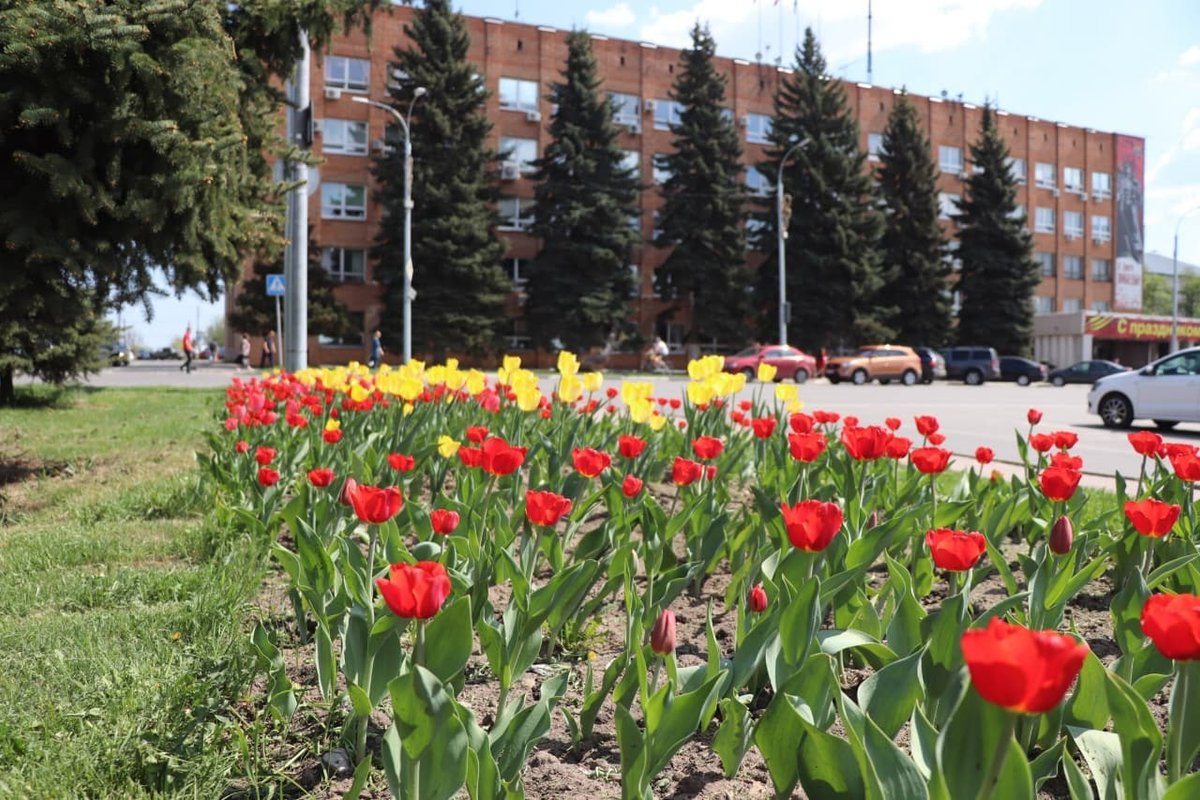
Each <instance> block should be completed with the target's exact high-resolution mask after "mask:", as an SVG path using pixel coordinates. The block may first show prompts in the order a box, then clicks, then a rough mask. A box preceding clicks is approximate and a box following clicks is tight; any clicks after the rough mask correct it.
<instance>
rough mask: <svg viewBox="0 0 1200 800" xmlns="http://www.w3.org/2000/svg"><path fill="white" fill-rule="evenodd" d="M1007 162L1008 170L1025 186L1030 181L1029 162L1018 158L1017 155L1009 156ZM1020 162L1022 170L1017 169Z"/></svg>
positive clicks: (1014, 178)
mask: <svg viewBox="0 0 1200 800" xmlns="http://www.w3.org/2000/svg"><path fill="white" fill-rule="evenodd" d="M1007 162H1008V170H1009V172H1010V173H1012V176H1013V180H1015V181H1016V182H1017V183H1019V184H1021V185H1022V186H1024V185H1025V184H1026V183H1027V182H1028V181H1029V164H1028V163H1027V162H1026V161H1025V159H1023V158H1017V157H1016V156H1009V157H1008V159H1007ZM1018 164H1020V165H1021V168H1020V170H1018V169H1017V165H1018Z"/></svg>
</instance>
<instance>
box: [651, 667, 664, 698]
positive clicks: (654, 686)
mask: <svg viewBox="0 0 1200 800" xmlns="http://www.w3.org/2000/svg"><path fill="white" fill-rule="evenodd" d="M662 662H663V660H662V659H661V658H656V659H654V670H653V671H652V672H651V673H650V696H651V697H653V696H654V692H655V691H657V690H658V672H659V670H661V669H662Z"/></svg>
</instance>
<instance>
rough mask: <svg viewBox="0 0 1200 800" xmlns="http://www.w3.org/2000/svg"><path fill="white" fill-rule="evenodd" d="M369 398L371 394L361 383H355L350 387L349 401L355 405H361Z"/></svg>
mask: <svg viewBox="0 0 1200 800" xmlns="http://www.w3.org/2000/svg"><path fill="white" fill-rule="evenodd" d="M370 396H371V392H370V391H368V390H367V388H366V387H365V386H363V385H362V384H361V383H355V384H353V385H352V386H351V387H350V399H351V400H353V401H354V402H356V403H361V402H362V401H363V400H366V399H367V398H368V397H370Z"/></svg>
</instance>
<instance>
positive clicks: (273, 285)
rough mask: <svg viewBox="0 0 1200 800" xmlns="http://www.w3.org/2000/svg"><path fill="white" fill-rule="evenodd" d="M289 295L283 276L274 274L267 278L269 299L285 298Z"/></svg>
mask: <svg viewBox="0 0 1200 800" xmlns="http://www.w3.org/2000/svg"><path fill="white" fill-rule="evenodd" d="M285 294H287V282H286V281H285V280H284V278H283V275H281V274H273V275H268V276H267V297H283V296H284V295H285Z"/></svg>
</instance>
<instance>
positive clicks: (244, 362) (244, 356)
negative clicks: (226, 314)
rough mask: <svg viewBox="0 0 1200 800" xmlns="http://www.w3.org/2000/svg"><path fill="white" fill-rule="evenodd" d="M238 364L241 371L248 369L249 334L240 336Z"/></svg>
mask: <svg viewBox="0 0 1200 800" xmlns="http://www.w3.org/2000/svg"><path fill="white" fill-rule="evenodd" d="M237 361H238V364H239V365H240V366H241V368H242V369H250V334H248V333H243V334H242V350H241V355H239V356H238V359H237Z"/></svg>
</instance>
